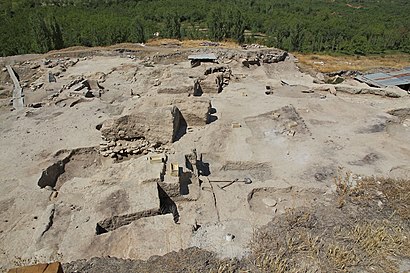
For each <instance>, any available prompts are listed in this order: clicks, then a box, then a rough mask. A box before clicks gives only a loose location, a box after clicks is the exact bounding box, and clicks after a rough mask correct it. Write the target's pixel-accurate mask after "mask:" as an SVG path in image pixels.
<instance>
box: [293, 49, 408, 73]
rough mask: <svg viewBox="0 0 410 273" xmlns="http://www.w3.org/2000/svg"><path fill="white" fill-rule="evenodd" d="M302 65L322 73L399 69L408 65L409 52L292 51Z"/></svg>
mask: <svg viewBox="0 0 410 273" xmlns="http://www.w3.org/2000/svg"><path fill="white" fill-rule="evenodd" d="M294 55H295V56H296V57H297V58H298V60H299V63H300V64H301V65H302V66H306V67H308V68H311V69H314V70H316V71H320V72H323V73H327V72H335V71H340V70H357V71H369V70H373V69H377V68H396V69H401V68H404V67H408V66H410V54H404V53H403V54H391V55H386V56H384V55H374V56H329V55H319V54H301V53H294Z"/></svg>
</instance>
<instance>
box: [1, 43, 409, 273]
mask: <svg viewBox="0 0 410 273" xmlns="http://www.w3.org/2000/svg"><path fill="white" fill-rule="evenodd" d="M196 54H215V56H216V57H217V62H218V63H210V62H201V63H200V65H197V63H193V65H192V66H193V67H191V63H190V62H189V60H188V56H191V55H196ZM0 63H1V65H2V66H3V65H12V67H13V69H15V71H16V72H17V73H18V74H19V73H20V74H19V78H20V83H21V84H22V86H23V93H24V96H25V97H24V98H25V104H26V106H25V107H24V109H23V110H19V111H17V110H13V109H10V108H11V106H10V99H11V97H10V95H11V94H10V92H9V90H12V88H13V87H12V85H10V79H9V78H8V77H7V75H6V74H4V73H5V72H4V71H2V72H1V74H0V79H1V81H2V82H1V85H0V87H1V88H2V91H1V92H2V93H1V94H3V95H2V97H1V101H2V102H1V106H0V124H1V125H0V132H1V138H0V145H1V147H2V153H3V155H4V156H2V157H1V158H0V175H1V177H2V180H1V186H2V187H1V190H0V192H1V197H0V208H1V210H0V214H1V221H0V242H1V243H0V264H1V267H0V269H1V270H3V271H5V270H7V269H8V268H11V267H13V266H15V265H23V264H31V263H35V262H49V261H54V260H58V261H61V262H62V263H64V264H65V270H66V271H67V272H76V271H77V272H126V271H127V272H128V271H131V270H133V271H139V272H153V271H155V272H192V271H214V272H233V271H238V270H251V271H255V272H258V271H262V272H286V271H291V270H293V271H294V272H338V271H343V270H345V271H355V270H359V271H360V270H362V269H363V270H364V269H366V270H367V271H363V272H387V271H389V270H391V272H398V271H400V272H405V271H406V270H408V267H407V266H408V262H406V261H408V259H409V256H408V253H407V252H405V251H404V250H403V251H401V252H397V251H392V252H389V253H390V254H391V255H392V256H394V258H395V259H396V261H394V262H392V261H391V260H389V259H390V258H389V257H390V256H389V255H385V256H383V257H384V258H383V259H386V260H383V262H380V263H379V264H378V265H375V267H374V269H372V268H371V266H373V264H372V265H371V266H370V265H367V266H366V265H365V264H364V263H361V261H363V260H366V259H367V258H369V257H370V258H371V259H374V262H373V263H376V264H377V260H378V258H380V257H378V256H374V255H373V254H372V253H370V254H369V253H367V254H363V253H364V252H363V249H362V248H357V249H356V248H355V247H356V246H355V244H354V243H352V245H351V246H348V245H344V241H343V240H342V239H340V238H342V237H343V236H342V237H340V238H339V237H337V236H336V235H335V234H333V233H331V232H330V230H333V229H336V228H339V227H340V228H346V229H347V231H346V232H347V233H349V232H350V233H352V232H351V230H359V229H364V230H365V231H363V232H367V231H366V229H367V228H369V227H370V226H372V224H373V223H375V226H377V225H379V224H380V225H382V222H383V221H384V219H386V221H390V222H386V223H387V224H386V225H385V226H387V227H386V229H387V230H390V231H391V232H393V233H389V234H390V235H388V236H396V237H394V238H397V240H396V241H395V242H402V241H400V240H401V239H400V240H399V237H400V236H407V235H406V234H408V233H406V232H408V219H407V218H405V215H404V213H403V211H405V208H406V206H407V205H408V204H405V205H403V204H402V205H400V204H393V203H389V202H387V201H385V200H384V199H383V200H379V201H381V202H385V203H386V204H390V205H388V206H387V205H386V206H384V205H383V204H382V205H381V206H382V207H383V209H382V210H381V212H380V211H377V210H376V208H380V204H379V203H377V202H376V203H373V202H371V203H361V204H362V205H366V206H365V207H366V208H365V209H361V207H360V206H358V205H357V204H356V203H354V201H355V200H353V199H350V198H346V196H350V195H351V194H353V193H354V194H359V193H357V192H353V191H347V188H346V187H344V188H343V187H342V186H341V185H342V184H340V183H335V179H336V181H339V182H340V181H347V182H348V184H349V185H350V184H352V185H360V181H363V179H364V178H365V177H370V176H380V177H385V178H386V179H389V178H392V179H393V178H394V179H407V180H406V181H408V178H409V175H410V170H409V168H408V165H409V164H408V163H409V159H410V146H409V144H408V141H405V140H406V139H409V137H410V128H409V126H410V120H409V115H408V108H409V105H410V97H409V95H408V94H407V92H405V91H403V90H401V89H398V88H389V89H386V90H385V89H372V88H370V87H368V86H366V85H365V84H362V83H358V82H354V81H353V80H346V81H344V82H343V83H341V84H337V85H335V86H333V85H330V84H324V83H319V82H321V81H320V79H317V78H313V77H312V76H310V75H309V74H306V73H303V72H301V71H300V70H299V68H298V66H297V63H295V58H294V57H293V56H292V55H288V54H287V53H285V52H283V51H281V50H277V49H268V48H249V49H247V50H244V49H239V48H226V47H225V48H224V47H195V48H189V47H186V46H178V47H173V46H169V45H162V44H155V45H151V46H147V45H118V46H114V47H110V48H94V49H90V48H88V49H85V48H72V49H66V50H63V51H60V52H51V53H49V54H47V55H27V56H15V57H7V58H2V59H0ZM54 79H55V80H54ZM335 87H337V88H335ZM336 89H337V90H338V91H337V92H336ZM364 89H365V90H366V92H355V90H364ZM369 90H370V91H369ZM3 91H4V92H3ZM10 110H13V111H10ZM345 171H348V172H349V176H348V178H347V179H342V180H341V179H337V177H338V175H339V174H340V173H341V172H345ZM388 181H390V180H388ZM392 181H396V180H392ZM397 181H399V180H397ZM400 181H401V180H400ZM345 184H346V183H345ZM373 184H374V183H373ZM373 184H371V183H370V182H369V184H368V185H369V187H370V185H373ZM393 184H394V183H393ZM393 184H388V185H393ZM383 185H384V184H383ZM386 185H387V184H386ZM398 185H404V184H398ZM387 188H389V189H393V188H394V187H387ZM342 189H344V190H345V191H343V190H342ZM349 189H350V186H349ZM366 189H367V188H366ZM370 189H374V185H373V186H372V187H370ZM383 190H385V189H384V188H383V189H379V190H374V191H371V192H372V194H373V193H374V192H376V193H377V192H378V191H381V192H383ZM398 192H400V191H397V192H395V194H396V195H397V194H398ZM389 193H390V192H389ZM354 194H353V195H354ZM359 195H360V194H359ZM360 196H361V195H360ZM371 196H373V197H375V196H377V194H376V195H371ZM387 199H388V200H391V199H390V198H387ZM401 199H402V200H406V198H405V197H403V196H402V197H401ZM375 200H376V199H375ZM368 204H371V205H368ZM374 204H376V205H375V206H374ZM384 209H386V210H384ZM376 212H377V213H376ZM399 212H400V213H399ZM373 213H374V215H373ZM388 213H393V214H396V213H399V214H400V217H401V218H394V217H393V218H388V217H387V215H388ZM298 215H299V216H298ZM303 215H305V216H306V215H311V216H309V217H307V216H306V217H307V218H306V217H305V216H303ZM364 216H366V217H367V216H369V217H368V218H366V220H365V222H363V223H362V224H363V225H361V226H359V227H356V226H355V225H356V224H359V220H360V219H364V218H363V217H364ZM292 217H293V218H294V217H296V218H297V219H296V220H291V219H293V218H292ZM395 217H396V216H395ZM397 217H399V216H397ZM305 218H306V219H305ZM336 218H337V219H336ZM289 219H290V220H289ZM403 219H404V220H403ZM302 220H303V221H302ZM295 221H296V222H295ZM380 221H381V222H380ZM406 221H407V222H406ZM294 222H295V223H296V224H295V223H294ZM299 222H300V226H298V225H299ZM295 225H296V226H295ZM343 225H344V227H343ZM399 226H400V227H401V228H402V232H403V233H400V234H399V233H394V231H392V230H391V228H396V227H399ZM299 227H301V228H303V230H301V229H298V228H299ZM390 227H391V228H390ZM380 228H382V226H380ZM377 230H378V229H377V228H376V231H377ZM394 230H396V229H394ZM390 231H389V232H390ZM286 232H288V233H286ZM358 232H359V231H358ZM360 232H362V231H360ZM369 232H370V234H372V233H371V232H373V231H369ZM380 232H381V231H380ZM386 232H387V231H386ZM261 234H262V235H261ZM263 234H265V235H266V236H265V235H263ZM297 234H298V235H297ZM296 235H297V236H299V237H300V238H299V237H295V236H296ZM263 236H265V238H268V239H269V240H268V241H263V238H264V237H263ZM275 236H277V237H280V239H278V241H273V238H275ZM335 236H336V237H335ZM349 236H350V235H349ZM383 236H384V235H383ZM386 236H387V235H386ZM316 237H319V238H321V241H320V240H319V241H320V246H321V247H319V248H317V246H316V245H317V244H319V241H318V239H315V238H316ZM261 238H262V239H261ZM289 238H299V239H300V240H299V241H297V244H296V243H295V247H296V246H297V247H296V248H295V249H292V248H289V251H288V252H286V253H285V254H286V255H285V254H284V253H282V252H281V251H283V249H282V248H280V246H282V245H286V244H288V247H289V243H290V242H289V241H286V240H288V239H289ZM389 238H390V237H389ZM400 238H402V237H400ZM289 240H290V239H289ZM292 240H293V239H292ZM304 240H307V242H313V245H314V247H313V246H312V248H307V247H304V246H303V243H304V242H306V241H304ZM312 240H313V241H312ZM339 240H340V241H339ZM348 240H351V241H349V242H354V241H355V240H356V241H357V240H359V239H357V238H356V239H355V238H353V237H352V238H350V237H349V239H348ZM255 242H256V243H255ZM266 242H276V243H275V244H276V245H277V246H278V247H279V249H275V248H272V249H269V248H268V245H266ZM332 242H333V243H334V242H336V243H337V244H336V245H332ZM299 243H300V244H299ZM340 244H342V245H340ZM402 245H403V246H404V245H406V242H405V240H403V244H402ZM299 247H300V248H301V249H299ZM332 247H337V249H338V250H335V249H334V248H332ZM349 247H350V248H349ZM388 247H390V248H391V249H394V248H395V247H396V248H397V247H398V245H394V244H389V245H388ZM400 247H401V246H400ZM298 249H299V250H300V251H299V250H298ZM318 249H319V250H318ZM340 249H342V250H343V251H345V252H349V251H348V250H352V249H353V250H354V251H356V252H355V253H356V256H355V257H354V258H351V259H350V258H349V259H350V260H349V262H341V263H340V261H339V260H338V259H339V258H340V257H339V256H338V255H345V254H340V253H345V252H343V251H342V252H340V251H341V250H340ZM398 249H401V248H398ZM339 250H340V251H339ZM308 251H310V252H309V253H313V252H314V251H319V252H317V253H319V254H320V255H319V254H318V257H319V258H318V260H314V261H308V260H303V261H304V264H300V263H299V265H298V266H296V265H297V261H299V260H300V259H301V257H302V256H303V255H305V254H306V253H308ZM322 251H324V252H322ZM326 251H328V252H329V253H330V254H329V255H335V256H332V257H333V258H335V259H334V261H335V262H334V263H333V262H332V261H330V260H329V262H326V261H325V260H326V258H328V259H330V258H331V259H333V258H332V257H330V256H326V255H328V254H325V253H326ZM369 251H370V250H369ZM372 251H373V250H372ZM167 253H169V254H167ZM164 255H165V256H164ZM275 255H276V256H275ZM277 255H285V256H283V257H282V258H281V256H277ZM346 255H347V254H346ZM400 255H401V256H400ZM159 256H163V257H162V258H160V257H159ZM93 257H97V258H93ZM102 257H106V258H102ZM107 257H111V258H107ZM114 257H115V258H114ZM338 257H339V258H338ZM349 257H350V256H349ZM147 260H148V261H147ZM146 261H147V262H146ZM279 261H281V262H279ZM308 268H311V269H312V270H310V271H309V270H307V269H308ZM282 269H284V270H282ZM394 269H397V270H396V271H394ZM281 270H282V271H281Z"/></svg>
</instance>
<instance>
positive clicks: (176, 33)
mask: <svg viewBox="0 0 410 273" xmlns="http://www.w3.org/2000/svg"><path fill="white" fill-rule="evenodd" d="M162 36H163V37H166V38H176V39H181V19H180V18H179V16H178V15H177V14H175V15H168V16H166V17H165V27H164V30H163V33H162Z"/></svg>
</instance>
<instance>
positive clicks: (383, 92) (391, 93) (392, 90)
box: [335, 85, 407, 98]
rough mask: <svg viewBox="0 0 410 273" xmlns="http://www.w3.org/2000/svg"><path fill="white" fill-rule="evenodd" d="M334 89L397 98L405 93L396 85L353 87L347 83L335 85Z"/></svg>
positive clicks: (349, 92) (405, 93)
mask: <svg viewBox="0 0 410 273" xmlns="http://www.w3.org/2000/svg"><path fill="white" fill-rule="evenodd" d="M335 89H336V91H337V92H343V93H348V94H354V95H356V94H372V95H376V96H385V97H391V98H399V97H403V96H406V95H407V92H406V91H404V90H402V89H400V88H398V87H397V88H396V87H386V88H374V87H365V88H362V87H355V86H349V85H336V86H335Z"/></svg>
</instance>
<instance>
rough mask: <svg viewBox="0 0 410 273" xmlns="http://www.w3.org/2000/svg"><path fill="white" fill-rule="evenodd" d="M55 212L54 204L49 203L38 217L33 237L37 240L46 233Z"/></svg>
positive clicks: (51, 223)
mask: <svg viewBox="0 0 410 273" xmlns="http://www.w3.org/2000/svg"><path fill="white" fill-rule="evenodd" d="M54 213H55V205H54V204H51V205H49V206H48V207H47V208H46V210H45V211H44V213H43V215H42V216H41V217H40V218H39V221H38V223H39V224H38V227H37V228H36V231H35V233H34V239H35V240H36V241H39V240H40V239H41V237H42V236H43V235H44V233H46V232H47V231H48V230H49V229H50V227H51V226H52V225H53V218H54Z"/></svg>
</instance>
